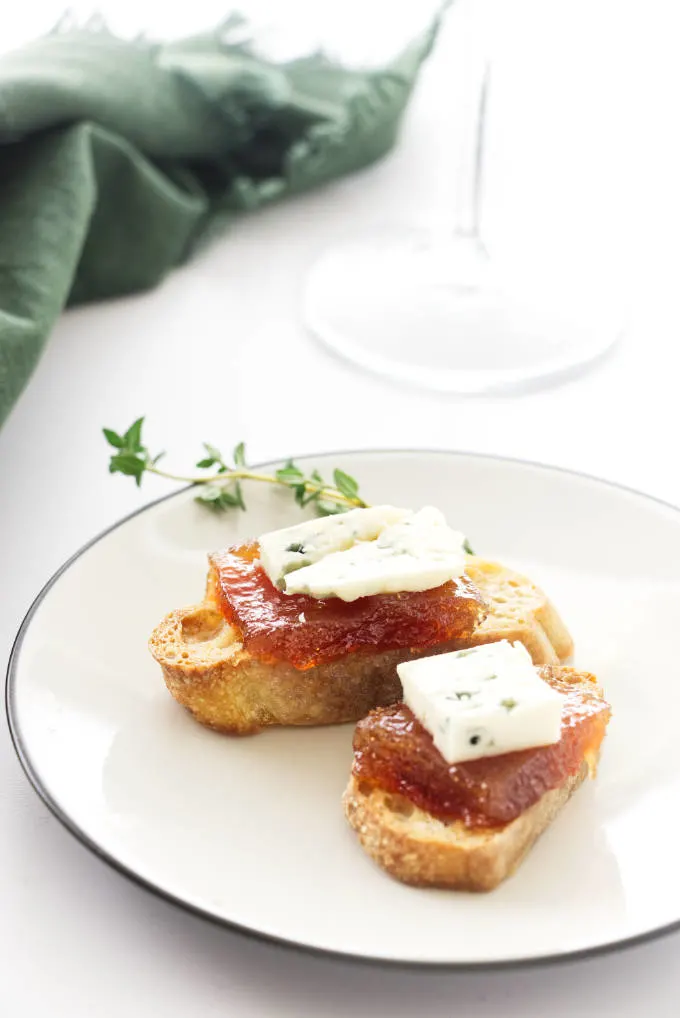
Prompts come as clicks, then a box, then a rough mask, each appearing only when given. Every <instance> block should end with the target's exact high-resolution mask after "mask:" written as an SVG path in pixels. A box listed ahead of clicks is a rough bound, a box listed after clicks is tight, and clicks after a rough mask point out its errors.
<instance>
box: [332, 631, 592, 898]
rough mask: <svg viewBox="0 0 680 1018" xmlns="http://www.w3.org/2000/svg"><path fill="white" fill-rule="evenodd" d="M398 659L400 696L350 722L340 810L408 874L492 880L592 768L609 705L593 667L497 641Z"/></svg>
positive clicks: (443, 883) (406, 878)
mask: <svg viewBox="0 0 680 1018" xmlns="http://www.w3.org/2000/svg"><path fill="white" fill-rule="evenodd" d="M397 671H398V673H399V677H400V679H401V682H402V685H403V696H404V700H403V703H397V704H394V705H392V706H389V707H382V708H379V709H377V710H374V711H372V712H371V713H370V714H369V715H368V717H366V718H365V719H364V720H362V721H360V722H359V724H358V725H357V728H356V732H355V735H354V763H353V767H352V775H351V778H350V782H349V785H348V787H347V790H346V791H345V794H344V797H343V804H344V808H345V814H346V816H347V819H348V820H349V823H350V824H351V826H352V827H353V828H354V830H355V831H356V833H357V834H358V836H359V840H360V842H361V844H362V846H363V848H364V849H365V850H366V852H367V853H368V854H369V855H370V856H371V857H372V858H373V859H375V861H376V862H377V863H379V865H380V866H382V867H383V868H384V869H385V870H386V871H387V872H388V873H390V874H392V876H394V877H396V878H397V879H399V880H402V881H403V882H405V883H408V884H415V885H421V886H427V885H431V886H436V887H445V888H454V889H457V890H467V891H486V890H491V889H492V888H494V887H496V886H497V885H498V884H499V883H500V882H501V881H502V880H504V879H505V878H506V877H507V876H508V875H509V874H510V873H512V872H513V870H514V869H515V868H516V866H517V865H518V864H519V863H520V862H521V860H522V859H523V857H524V856H525V854H526V853H527V852H528V851H529V849H530V848H531V846H532V845H533V843H534V842H535V841H536V839H537V838H538V836H539V835H540V834H541V833H542V832H543V831H544V830H545V828H546V827H547V826H548V825H549V824H550V822H551V821H552V820H553V818H554V817H555V816H556V814H557V813H558V812H559V810H560V809H561V808H562V806H563V805H564V804H565V803H566V802H567V800H568V799H569V798H570V796H571V795H573V793H574V792H575V790H576V789H577V788H578V787H579V785H580V784H581V782H582V781H583V780H584V778H585V777H586V776H587V775H588V774H590V775H594V773H595V768H596V765H597V761H598V757H599V752H600V746H601V743H602V739H603V738H604V735H605V731H606V727H607V723H608V721H609V715H610V710H609V705H608V704H607V703H606V701H605V700H604V699H603V697H602V691H601V689H600V687H599V686H598V684H597V681H596V680H595V678H594V676H592V675H590V674H589V673H587V672H579V671H576V670H575V669H573V668H567V667H562V666H555V665H546V666H542V667H539V668H536V667H535V666H534V665H533V663H532V660H531V657H530V656H529V654H528V653H527V651H526V649H525V648H524V647H523V646H522V645H521V644H520V643H513V644H511V643H509V642H508V641H506V640H502V641H499V642H497V643H492V644H488V645H486V646H480V647H476V648H474V647H473V648H469V649H467V650H462V651H458V652H453V653H448V654H443V655H439V656H436V657H429V658H423V659H421V660H419V661H410V662H408V663H404V664H400V665H399V666H398V668H397Z"/></svg>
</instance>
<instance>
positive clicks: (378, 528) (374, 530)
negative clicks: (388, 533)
mask: <svg viewBox="0 0 680 1018" xmlns="http://www.w3.org/2000/svg"><path fill="white" fill-rule="evenodd" d="M409 515H412V514H410V513H409V510H408V509H397V508H396V507H395V506H393V505H376V506H371V507H370V508H368V509H350V511H349V512H346V513H341V514H339V515H338V516H326V517H324V518H323V519H315V520H307V521H306V522H305V523H298V524H297V525H296V526H294V527H286V528H285V529H283V530H273V531H271V532H270V533H268V534H262V536H261V537H260V538H259V541H258V543H259V546H260V561H261V563H262V568H263V569H264V571H265V573H266V574H267V576H268V577H269V579H270V580H271V581H272V583H273V584H274V586H276V587H280V588H284V587H285V577H286V576H287V575H288V573H292V572H294V571H296V570H298V569H302V568H304V567H305V566H310V565H312V564H313V563H315V562H318V561H319V560H320V559H322V558H324V557H325V556H327V555H331V554H333V553H334V552H339V551H343V550H345V549H348V548H351V547H352V546H353V545H354V544H355V543H356V542H358V541H374V540H375V539H376V538H377V537H378V535H379V534H381V533H382V531H383V530H384V529H385V528H386V527H388V526H389V525H390V524H392V523H398V522H399V521H400V520H403V519H405V518H406V517H407V516H409Z"/></svg>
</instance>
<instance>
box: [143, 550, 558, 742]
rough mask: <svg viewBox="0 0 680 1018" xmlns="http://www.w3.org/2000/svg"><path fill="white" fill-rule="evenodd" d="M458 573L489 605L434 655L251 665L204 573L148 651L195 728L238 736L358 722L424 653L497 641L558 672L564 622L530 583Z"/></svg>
mask: <svg viewBox="0 0 680 1018" xmlns="http://www.w3.org/2000/svg"><path fill="white" fill-rule="evenodd" d="M467 574H468V576H469V577H470V579H471V580H472V582H473V583H474V584H475V585H476V586H477V588H478V589H479V590H480V592H481V594H482V597H483V598H484V600H485V601H486V602H487V604H488V608H489V611H488V614H487V617H486V618H485V620H484V621H483V622H482V623H481V624H480V625H479V626H478V627H477V629H476V630H475V631H474V633H473V634H472V636H471V637H470V638H469V639H467V640H463V641H461V640H454V641H449V642H447V643H442V644H440V645H439V646H438V647H436V648H432V647H429V648H427V649H425V650H420V651H410V650H408V649H400V650H389V651H381V652H379V653H376V654H372V653H366V652H356V653H354V654H350V655H348V656H347V657H345V658H341V659H339V660H337V661H331V662H329V663H327V664H321V665H317V666H316V667H314V668H310V669H308V670H306V671H300V670H298V669H297V668H294V667H293V666H292V665H289V664H287V663H286V662H279V663H277V664H273V665H272V664H265V663H263V662H262V661H259V660H257V659H256V658H253V657H251V655H250V654H249V653H248V651H246V650H245V648H244V646H243V644H242V642H241V640H240V637H239V633H238V631H237V630H236V629H234V628H233V627H232V626H230V625H229V623H228V622H226V621H225V619H224V617H223V616H222V613H221V612H220V610H219V608H218V607H217V603H216V595H215V578H214V576H213V575H209V577H208V586H207V591H206V599H205V600H204V601H203V602H202V603H201V604H199V605H194V606H191V607H188V608H180V609H179V610H177V611H174V612H171V613H170V614H169V615H168V616H166V618H165V619H164V620H163V621H162V622H161V623H160V625H159V626H158V627H157V628H156V629H155V630H154V632H153V634H152V636H151V639H150V642H149V648H150V650H151V653H152V655H153V656H154V658H155V659H156V661H158V663H159V664H160V666H161V669H162V671H163V677H164V679H165V683H166V685H167V687H168V689H169V690H170V692H171V694H172V695H173V696H174V698H175V699H176V700H177V701H178V702H179V703H181V704H183V706H185V707H186V708H187V709H188V710H189V711H190V712H191V713H192V714H193V715H194V717H195V718H196V719H197V720H198V721H200V722H201V723H202V724H204V725H208V726H209V727H211V728H215V729H218V730H220V731H225V732H233V733H238V734H248V733H253V732H257V731H259V730H260V729H262V728H264V727H267V726H270V725H329V724H339V723H342V722H347V721H359V720H360V718H362V717H364V716H365V715H366V714H367V713H368V712H369V710H371V709H372V708H373V707H379V706H386V705H388V704H391V703H394V702H395V701H397V700H399V699H401V684H400V682H399V678H398V676H397V672H396V666H397V665H398V664H400V663H401V662H402V661H407V660H409V659H411V658H415V657H422V656H423V655H425V654H433V653H444V652H446V651H450V650H459V649H461V648H463V647H468V646H474V645H476V644H479V643H489V642H491V641H494V640H503V639H508V640H520V641H521V642H522V643H524V645H525V646H526V647H527V649H528V651H529V653H530V654H531V657H532V660H533V661H534V664H536V665H540V664H557V663H559V662H560V661H563V660H564V659H565V657H566V656H567V655H568V654H569V653H571V648H572V643H571V638H570V636H569V633H568V632H567V630H566V628H565V626H564V623H562V621H561V620H560V618H559V616H558V615H557V612H556V611H555V609H554V608H553V607H552V606H551V604H550V602H549V601H548V600H547V599H546V597H545V595H544V594H543V593H542V592H541V591H540V590H539V589H538V587H536V586H535V585H534V584H533V583H531V581H530V580H527V579H526V578H525V577H523V576H520V575H519V574H517V573H514V572H512V571H511V570H508V569H505V568H503V567H502V566H499V565H496V564H495V563H492V562H486V561H484V560H483V559H479V558H471V559H470V564H469V567H468V569H467Z"/></svg>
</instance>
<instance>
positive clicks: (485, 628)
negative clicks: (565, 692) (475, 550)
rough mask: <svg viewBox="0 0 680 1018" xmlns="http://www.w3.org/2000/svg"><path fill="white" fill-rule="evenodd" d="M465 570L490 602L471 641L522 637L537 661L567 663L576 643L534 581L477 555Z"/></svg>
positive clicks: (550, 663)
mask: <svg viewBox="0 0 680 1018" xmlns="http://www.w3.org/2000/svg"><path fill="white" fill-rule="evenodd" d="M465 571H466V573H467V575H468V576H469V577H470V579H471V580H472V582H473V583H474V584H475V586H476V587H477V588H478V589H479V590H481V592H482V596H483V597H484V600H485V601H486V602H487V605H488V606H489V613H488V615H487V616H486V618H485V619H484V621H483V622H481V623H480V625H478V626H477V628H476V629H475V632H474V634H473V637H472V640H471V645H473V644H474V645H475V646H477V645H479V644H480V643H494V642H495V641H496V640H510V642H513V641H515V640H519V642H520V643H523V644H524V646H525V647H526V649H527V650H528V651H529V653H530V654H531V659H532V661H533V662H534V664H535V665H552V664H564V662H565V661H567V660H568V659H569V658H570V657H571V655H572V654H573V651H574V643H573V640H572V638H571V636H570V634H569V630H568V629H567V627H566V626H565V624H564V622H563V621H562V619H561V618H560V616H559V615H558V613H557V611H556V609H555V608H554V607H553V605H552V604H551V603H550V601H549V600H548V599H547V597H546V596H545V594H544V593H543V591H542V590H540V589H539V588H538V587H537V586H536V584H535V583H532V582H531V580H528V579H527V578H526V576H520V574H519V573H515V572H513V571H512V570H511V569H506V568H505V567H504V566H501V565H498V563H497V562H487V561H486V560H485V559H481V558H477V556H472V557H471V558H470V560H469V562H468V565H467V568H466V570H465Z"/></svg>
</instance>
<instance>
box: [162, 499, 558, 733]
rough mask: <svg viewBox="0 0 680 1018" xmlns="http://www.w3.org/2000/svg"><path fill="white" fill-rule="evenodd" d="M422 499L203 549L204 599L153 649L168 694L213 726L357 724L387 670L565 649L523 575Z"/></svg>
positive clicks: (547, 608) (374, 701)
mask: <svg viewBox="0 0 680 1018" xmlns="http://www.w3.org/2000/svg"><path fill="white" fill-rule="evenodd" d="M465 547H466V543H465V538H464V536H463V535H462V534H461V533H459V532H457V531H454V530H452V529H451V528H450V527H448V525H447V524H446V521H445V519H444V517H443V516H442V514H441V513H440V512H439V511H438V510H437V509H433V508H431V507H426V508H424V509H421V510H419V511H418V512H412V511H410V510H406V509H399V508H396V507H394V506H374V507H370V508H365V509H354V510H351V511H349V512H347V513H343V514H342V515H338V516H330V517H327V518H324V519H315V520H310V521H306V522H304V523H301V524H298V525H297V526H293V527H288V528H285V529H283V530H277V531H273V532H271V533H267V534H264V535H262V536H261V537H260V538H259V539H258V541H255V542H252V543H250V544H246V545H243V546H239V547H231V548H227V549H226V550H223V551H220V552H216V553H214V554H212V555H210V556H209V562H210V568H209V573H208V582H207V589H206V594H205V599H204V601H203V602H202V603H201V604H199V605H193V606H190V607H188V608H182V609H179V610H177V611H174V612H171V613H170V615H168V616H167V617H166V618H165V619H164V620H163V621H162V622H161V624H160V625H159V626H158V627H157V628H156V630H155V631H154V633H153V635H152V637H151V641H150V648H151V652H152V654H153V656H154V657H155V659H156V660H157V661H158V662H159V664H160V665H161V668H162V671H163V676H164V679H165V682H166V684H167V687H168V689H169V690H170V692H171V693H172V695H173V696H174V697H175V698H176V699H177V700H178V701H179V702H180V703H181V704H183V705H184V706H185V707H187V708H188V709H189V710H190V711H191V713H192V714H193V715H194V717H196V719H197V720H198V721H200V722H202V723H203V724H206V725H209V726H210V727H213V728H216V729H220V730H223V731H229V732H237V733H249V732H255V731H258V730H260V729H262V728H263V727H266V726H269V725H316V724H335V723H339V722H346V721H358V720H359V719H360V718H362V717H364V716H365V715H366V713H367V712H368V711H369V710H371V709H372V708H374V707H377V706H381V705H388V704H392V703H394V702H395V701H397V700H399V699H400V698H401V695H402V690H401V683H400V680H399V676H398V673H397V666H398V665H400V664H402V663H403V662H406V661H409V660H412V659H415V658H418V657H422V656H423V655H432V654H441V653H446V652H448V651H452V650H459V649H461V648H468V647H472V646H477V645H480V644H486V643H489V642H492V641H496V640H499V639H503V638H506V639H510V640H517V641H520V642H521V643H522V644H524V646H525V647H526V648H527V650H528V652H529V654H530V655H531V658H532V660H533V662H534V663H535V664H545V665H554V664H558V663H559V662H561V661H564V660H566V659H567V658H568V656H569V655H570V653H571V651H572V641H571V638H570V636H569V633H568V631H567V629H566V627H565V626H564V624H563V622H562V621H561V619H560V618H559V615H558V614H557V612H556V611H555V609H554V608H553V607H552V605H551V604H550V602H549V601H548V600H547V599H546V598H545V596H544V595H543V593H542V592H541V591H540V590H539V589H538V588H537V587H535V586H534V585H533V584H532V583H531V582H530V581H529V580H527V579H526V578H525V577H522V576H519V575H518V574H516V573H514V572H512V571H510V570H507V569H505V568H503V567H502V566H500V565H497V564H495V563H491V562H486V561H484V560H482V559H479V558H476V557H475V556H472V555H469V554H467V553H466V551H465Z"/></svg>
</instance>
